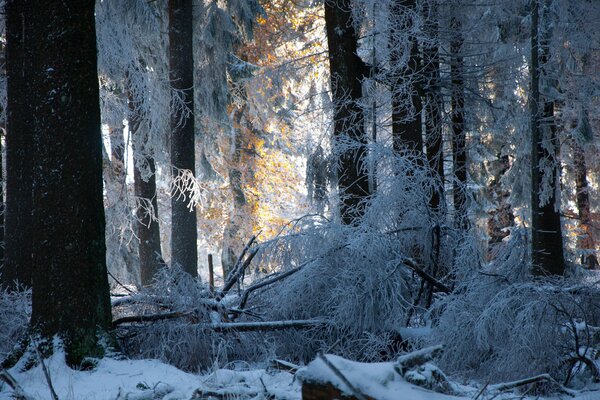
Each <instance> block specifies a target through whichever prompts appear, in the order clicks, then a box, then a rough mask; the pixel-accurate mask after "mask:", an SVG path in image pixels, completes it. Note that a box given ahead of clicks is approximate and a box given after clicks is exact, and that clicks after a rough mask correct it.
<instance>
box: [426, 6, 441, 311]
mask: <svg viewBox="0 0 600 400" xmlns="http://www.w3.org/2000/svg"><path fill="white" fill-rule="evenodd" d="M423 12H424V14H425V18H424V19H425V30H426V33H427V34H428V39H429V42H427V43H424V44H423V64H424V65H423V74H424V77H425V83H426V86H425V88H424V90H423V93H424V99H425V150H426V156H427V162H428V164H429V169H430V171H431V173H432V174H433V175H434V177H435V178H436V180H437V181H438V186H437V187H436V188H435V189H434V190H433V191H432V193H431V197H430V198H429V207H430V210H431V212H432V214H433V215H432V219H433V221H434V222H435V226H434V227H433V229H432V231H431V256H430V259H431V275H432V276H433V277H434V278H437V275H438V273H439V264H440V245H441V229H440V225H441V223H442V218H444V215H443V214H444V213H443V210H444V207H443V201H444V154H443V142H442V110H443V108H444V100H443V98H442V93H441V87H440V57H439V45H438V44H437V41H438V25H439V24H438V16H437V5H436V3H435V2H432V3H426V4H425V5H424V9H423ZM432 301H433V285H432V284H430V283H428V287H427V293H426V298H425V307H427V308H429V306H431V303H432Z"/></svg>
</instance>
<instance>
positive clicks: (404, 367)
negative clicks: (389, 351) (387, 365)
mask: <svg viewBox="0 0 600 400" xmlns="http://www.w3.org/2000/svg"><path fill="white" fill-rule="evenodd" d="M442 351H443V346H442V345H441V344H440V345H437V346H431V347H426V348H424V349H421V350H417V351H413V352H412V353H408V354H404V355H402V356H400V357H399V358H398V361H396V365H394V369H395V370H396V372H398V373H399V374H400V376H404V374H405V373H406V372H407V371H408V370H410V369H413V368H415V367H417V366H419V365H423V364H425V363H427V362H429V361H431V360H433V359H434V358H435V357H437V356H438V355H440V353H441V352H442Z"/></svg>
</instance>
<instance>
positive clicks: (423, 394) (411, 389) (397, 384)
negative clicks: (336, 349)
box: [297, 355, 465, 400]
mask: <svg viewBox="0 0 600 400" xmlns="http://www.w3.org/2000/svg"><path fill="white" fill-rule="evenodd" d="M326 357H327V360H329V362H331V363H332V364H333V365H334V366H335V367H336V368H337V369H338V370H340V371H341V372H342V373H343V375H344V376H345V377H346V379H348V380H349V381H350V382H351V383H352V384H353V385H354V387H356V389H358V390H359V391H360V392H361V393H363V394H366V395H367V396H370V397H373V398H375V399H377V400H398V399H411V400H450V399H459V398H465V397H456V396H449V395H445V394H440V393H434V392H431V391H429V390H426V389H423V388H420V387H418V386H415V385H411V384H410V383H408V382H406V381H405V380H404V379H402V377H400V375H399V374H398V373H397V372H396V371H395V370H394V363H392V362H384V363H368V364H367V363H359V362H355V361H349V360H346V359H344V358H342V357H338V356H335V355H327V356H326ZM297 376H298V377H299V378H300V379H301V380H304V381H311V380H312V381H316V382H330V383H332V384H333V385H334V386H335V387H337V388H338V389H340V390H341V391H342V392H344V393H346V394H349V395H352V391H351V390H350V389H349V388H348V386H347V385H346V384H344V383H343V382H342V381H341V379H340V378H338V377H337V376H336V374H335V373H334V372H333V371H332V370H331V369H330V368H329V367H328V366H327V365H325V363H324V362H323V361H322V360H320V359H318V358H317V359H316V360H314V361H312V362H311V363H310V364H308V366H307V367H306V368H303V369H301V370H300V371H298V373H297Z"/></svg>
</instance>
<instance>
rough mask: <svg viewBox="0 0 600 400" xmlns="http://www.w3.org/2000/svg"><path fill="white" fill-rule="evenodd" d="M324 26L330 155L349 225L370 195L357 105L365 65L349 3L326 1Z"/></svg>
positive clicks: (342, 211)
mask: <svg viewBox="0 0 600 400" xmlns="http://www.w3.org/2000/svg"><path fill="white" fill-rule="evenodd" d="M325 27H326V31H327V45H328V48H329V72H330V76H331V78H330V79H331V93H332V97H333V103H334V116H333V120H334V121H333V122H334V123H333V125H334V126H333V152H334V154H336V155H337V156H338V157H339V160H338V163H337V177H338V192H339V197H340V204H339V210H340V217H341V220H342V222H343V223H344V224H348V225H350V224H355V223H357V222H358V220H359V219H360V218H361V217H362V216H363V214H364V200H365V199H366V198H368V197H369V195H370V194H371V192H370V188H369V171H368V155H367V141H368V139H367V135H366V132H365V127H364V113H363V110H362V108H361V105H360V100H361V98H362V82H361V80H362V78H363V75H364V71H365V66H364V63H363V61H362V60H361V59H360V57H359V56H358V54H357V38H356V32H355V30H354V27H353V25H352V1H351V0H337V1H325Z"/></svg>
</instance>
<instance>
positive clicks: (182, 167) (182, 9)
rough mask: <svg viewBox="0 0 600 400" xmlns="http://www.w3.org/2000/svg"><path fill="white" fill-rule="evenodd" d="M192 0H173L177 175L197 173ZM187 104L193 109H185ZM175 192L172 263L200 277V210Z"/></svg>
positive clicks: (171, 39) (171, 38) (171, 43)
mask: <svg viewBox="0 0 600 400" xmlns="http://www.w3.org/2000/svg"><path fill="white" fill-rule="evenodd" d="M192 33H193V31H192V0H169V79H170V81H171V87H172V89H173V90H174V91H177V93H174V94H173V96H183V99H182V102H179V106H176V107H175V108H174V109H173V110H171V164H172V166H173V170H174V171H173V176H174V177H175V176H177V174H179V173H180V172H181V171H186V170H187V171H191V172H192V174H194V175H195V171H196V168H195V154H194V153H195V147H194V115H193V110H194V90H193V88H194V57H193V48H192ZM183 104H185V105H187V107H189V109H190V110H192V112H186V111H185V110H184V109H182V107H181V106H182V105H183ZM186 195H187V194H184V195H183V196H178V195H177V194H175V195H174V196H173V197H172V199H171V210H172V211H171V213H172V214H171V264H179V265H181V266H182V268H183V269H184V270H185V271H187V272H188V273H189V274H190V275H192V276H198V248H197V237H198V236H197V235H198V233H197V223H196V213H195V211H194V210H193V209H192V210H190V209H189V208H188V204H187V202H186V200H187V199H189V196H186Z"/></svg>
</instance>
